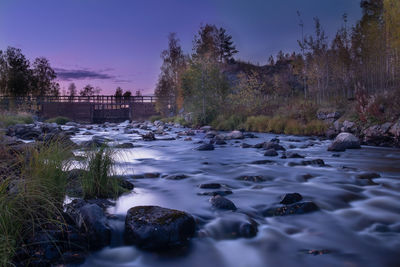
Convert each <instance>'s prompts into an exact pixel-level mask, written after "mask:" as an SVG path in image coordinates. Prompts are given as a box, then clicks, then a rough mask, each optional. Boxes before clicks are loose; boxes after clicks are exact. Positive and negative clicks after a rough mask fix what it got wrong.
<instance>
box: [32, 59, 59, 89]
mask: <svg viewBox="0 0 400 267" xmlns="http://www.w3.org/2000/svg"><path fill="white" fill-rule="evenodd" d="M32 74H33V75H32V83H33V85H32V94H33V95H36V96H45V95H54V94H59V88H58V90H57V85H56V83H55V82H54V80H55V79H56V77H57V75H56V73H55V71H54V70H53V69H52V68H51V66H50V63H49V61H48V60H47V59H46V58H44V57H39V58H36V59H35V61H34V62H33V70H32ZM57 92H58V93H57Z"/></svg>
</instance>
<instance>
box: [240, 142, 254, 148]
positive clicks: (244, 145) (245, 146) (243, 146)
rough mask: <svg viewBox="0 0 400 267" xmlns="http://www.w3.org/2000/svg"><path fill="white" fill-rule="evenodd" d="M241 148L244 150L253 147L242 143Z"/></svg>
mask: <svg viewBox="0 0 400 267" xmlns="http://www.w3.org/2000/svg"><path fill="white" fill-rule="evenodd" d="M240 146H241V147H242V148H250V147H252V145H249V144H247V143H242V144H241V145H240Z"/></svg>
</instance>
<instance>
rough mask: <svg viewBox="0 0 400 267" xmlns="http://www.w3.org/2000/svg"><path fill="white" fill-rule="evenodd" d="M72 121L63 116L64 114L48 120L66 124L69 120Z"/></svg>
mask: <svg viewBox="0 0 400 267" xmlns="http://www.w3.org/2000/svg"><path fill="white" fill-rule="evenodd" d="M69 121H70V119H68V118H66V117H62V116H59V117H55V118H51V119H48V120H46V122H49V123H54V122H55V123H57V124H58V125H65V124H66V123H67V122H69Z"/></svg>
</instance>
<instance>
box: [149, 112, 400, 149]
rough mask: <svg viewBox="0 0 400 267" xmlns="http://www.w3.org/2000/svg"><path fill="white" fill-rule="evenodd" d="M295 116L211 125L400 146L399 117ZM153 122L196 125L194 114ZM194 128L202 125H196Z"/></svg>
mask: <svg viewBox="0 0 400 267" xmlns="http://www.w3.org/2000/svg"><path fill="white" fill-rule="evenodd" d="M308 117H309V118H308V119H306V120H304V119H296V118H293V117H290V116H283V115H282V116H281V115H277V116H263V115H260V116H249V117H245V116H237V115H232V116H229V117H225V116H219V117H217V118H216V119H215V120H213V121H212V122H211V123H210V125H211V126H212V128H213V129H215V130H217V131H233V130H241V131H251V132H259V133H274V134H287V135H302V136H319V137H326V138H328V139H333V138H335V137H336V136H337V135H338V134H340V133H343V132H348V133H352V134H354V135H355V136H357V137H358V138H359V139H360V141H361V143H362V144H363V145H369V146H381V147H400V118H399V119H398V120H394V121H390V122H389V121H388V122H384V123H372V122H369V123H362V122H360V121H358V120H351V119H346V117H348V116H342V115H341V114H340V113H339V112H325V113H324V112H319V113H318V114H317V115H315V117H313V116H312V115H308ZM151 120H152V121H155V120H161V121H163V122H176V123H180V124H182V125H186V126H188V127H190V126H193V120H192V118H191V114H186V115H182V116H177V117H171V118H162V117H160V116H154V117H152V118H151ZM194 128H199V126H198V127H194Z"/></svg>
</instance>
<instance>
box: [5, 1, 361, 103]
mask: <svg viewBox="0 0 400 267" xmlns="http://www.w3.org/2000/svg"><path fill="white" fill-rule="evenodd" d="M359 3H360V0H0V50H5V49H6V48H7V47H8V46H13V47H17V48H20V49H22V53H23V54H25V55H26V56H27V58H28V59H30V60H31V61H32V62H33V60H34V58H36V57H39V56H44V57H46V58H48V59H49V61H50V64H51V66H52V67H53V68H54V69H55V70H56V72H57V74H58V78H57V79H58V82H59V83H60V85H61V88H62V89H66V88H67V87H68V85H69V83H71V82H74V83H75V84H76V85H77V88H78V89H81V88H82V87H83V86H85V85H86V84H91V85H93V86H95V87H96V86H98V87H100V88H102V93H103V94H112V93H114V91H115V88H117V87H118V86H119V87H121V88H122V89H124V90H131V91H132V92H133V93H134V92H136V91H137V90H140V91H141V93H142V94H144V95H149V94H153V92H154V88H155V86H156V83H157V79H158V75H159V73H160V66H161V64H162V61H161V58H160V53H161V51H162V50H163V49H166V48H167V45H168V40H167V36H168V34H169V33H170V32H176V33H177V37H178V38H179V39H180V41H181V45H182V48H183V50H184V52H185V53H191V52H192V41H193V38H194V35H195V34H196V33H197V32H198V30H199V28H200V26H201V25H202V24H203V25H204V24H206V23H208V24H215V25H217V26H218V27H223V28H225V29H226V30H227V32H228V33H229V34H231V35H232V37H233V41H234V42H235V44H236V48H237V50H239V53H238V54H237V55H236V56H235V58H236V59H240V60H244V61H250V62H253V63H255V64H265V63H266V62H267V60H268V58H269V56H270V55H276V54H277V53H278V51H279V50H282V51H284V52H292V51H299V48H298V45H297V40H298V39H300V38H301V30H300V27H299V25H298V24H299V17H298V16H297V11H299V12H300V14H301V17H302V20H303V22H304V33H305V34H312V33H313V18H314V17H319V18H320V21H321V24H322V26H323V28H324V29H325V31H326V33H327V34H328V36H329V37H330V38H331V39H332V37H333V36H334V34H335V32H336V30H337V29H338V28H339V27H341V26H342V25H343V20H342V15H343V14H344V13H347V14H348V25H353V24H355V23H356V21H357V20H358V19H359V18H360V17H361V9H360V7H359Z"/></svg>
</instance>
